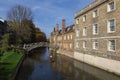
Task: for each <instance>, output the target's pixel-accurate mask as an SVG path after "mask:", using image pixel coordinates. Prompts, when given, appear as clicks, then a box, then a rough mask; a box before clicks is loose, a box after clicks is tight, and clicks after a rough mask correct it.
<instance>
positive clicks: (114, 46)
mask: <svg viewBox="0 0 120 80" xmlns="http://www.w3.org/2000/svg"><path fill="white" fill-rule="evenodd" d="M111 41H114V45H111V44H112V43H111ZM112 48H113V49H112ZM115 50H116V40H108V51H113V52H114V51H115Z"/></svg>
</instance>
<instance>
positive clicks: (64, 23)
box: [62, 19, 66, 34]
mask: <svg viewBox="0 0 120 80" xmlns="http://www.w3.org/2000/svg"><path fill="white" fill-rule="evenodd" d="M65 27H66V21H65V19H62V34H64V33H65Z"/></svg>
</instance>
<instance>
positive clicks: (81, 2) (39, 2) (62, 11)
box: [0, 0, 94, 37]
mask: <svg viewBox="0 0 120 80" xmlns="http://www.w3.org/2000/svg"><path fill="white" fill-rule="evenodd" d="M93 1H94V0H0V17H2V18H3V19H6V15H7V12H8V10H9V9H10V8H11V7H13V6H15V5H16V4H20V5H23V6H26V7H29V8H31V9H32V12H33V17H34V19H33V21H34V24H35V25H36V27H39V28H40V29H41V31H43V32H45V33H46V35H47V37H49V34H50V32H51V31H53V28H54V27H55V25H56V23H58V24H59V25H60V28H61V20H62V19H66V25H67V26H69V25H71V24H73V23H74V15H75V13H76V12H78V11H80V10H81V9H83V8H84V7H86V6H87V5H88V4H90V3H91V2H93Z"/></svg>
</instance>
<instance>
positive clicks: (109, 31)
mask: <svg viewBox="0 0 120 80" xmlns="http://www.w3.org/2000/svg"><path fill="white" fill-rule="evenodd" d="M111 20H114V31H111V28H110V21H111ZM115 26H116V22H115V19H110V20H108V22H107V32H108V33H113V32H115Z"/></svg>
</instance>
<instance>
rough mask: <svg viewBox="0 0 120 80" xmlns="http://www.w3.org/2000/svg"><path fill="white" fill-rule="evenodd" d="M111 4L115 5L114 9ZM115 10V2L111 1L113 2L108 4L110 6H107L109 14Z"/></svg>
mask: <svg viewBox="0 0 120 80" xmlns="http://www.w3.org/2000/svg"><path fill="white" fill-rule="evenodd" d="M111 3H114V9H111V7H110V4H111ZM114 10H115V1H111V2H109V3H108V5H107V12H112V11H114Z"/></svg>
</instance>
